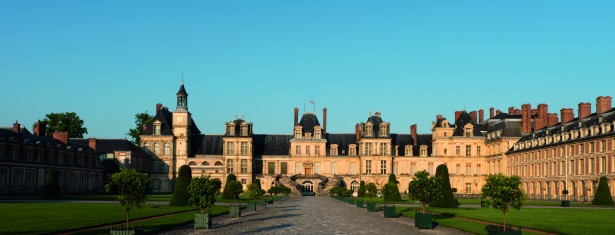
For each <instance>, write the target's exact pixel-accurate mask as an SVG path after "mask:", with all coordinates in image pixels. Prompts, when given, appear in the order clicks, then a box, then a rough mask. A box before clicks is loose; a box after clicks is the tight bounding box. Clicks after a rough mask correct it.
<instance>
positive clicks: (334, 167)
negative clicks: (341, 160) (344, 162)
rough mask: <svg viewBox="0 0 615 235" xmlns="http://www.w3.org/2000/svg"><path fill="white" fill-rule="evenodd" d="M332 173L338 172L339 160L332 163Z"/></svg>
mask: <svg viewBox="0 0 615 235" xmlns="http://www.w3.org/2000/svg"><path fill="white" fill-rule="evenodd" d="M331 174H333V175H335V174H337V162H332V163H331Z"/></svg>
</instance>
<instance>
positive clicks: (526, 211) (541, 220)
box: [398, 208, 615, 234]
mask: <svg viewBox="0 0 615 235" xmlns="http://www.w3.org/2000/svg"><path fill="white" fill-rule="evenodd" d="M398 210H399V211H400V212H402V213H403V214H404V215H405V216H408V217H414V211H408V210H407V209H404V208H399V209H398ZM404 210H405V211H404ZM429 210H430V211H433V212H437V213H442V215H439V216H436V218H437V219H438V220H437V221H438V222H439V223H440V224H442V225H445V226H448V227H453V228H457V229H460V230H465V231H470V232H475V233H481V234H482V233H485V232H484V231H482V232H479V231H481V229H484V227H485V225H481V224H478V223H473V222H469V221H463V220H461V219H459V218H455V216H459V217H465V218H471V219H477V220H481V221H488V222H494V223H502V222H503V214H502V211H499V210H495V209H493V208H429ZM614 216H615V210H608V209H593V208H522V209H521V210H511V211H509V213H508V221H507V223H508V224H510V225H513V226H521V227H523V228H530V229H535V230H539V231H545V232H553V233H558V234H613V233H614V231H615V223H612V218H613V217H614Z"/></svg>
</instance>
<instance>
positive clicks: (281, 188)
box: [278, 185, 291, 195]
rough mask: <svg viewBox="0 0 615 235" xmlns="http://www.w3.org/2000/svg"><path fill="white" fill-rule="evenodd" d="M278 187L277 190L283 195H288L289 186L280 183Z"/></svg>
mask: <svg viewBox="0 0 615 235" xmlns="http://www.w3.org/2000/svg"><path fill="white" fill-rule="evenodd" d="M278 188H279V189H278V192H279V193H281V194H284V195H288V194H290V192H291V189H290V188H289V187H286V186H284V185H280V186H279V187H278Z"/></svg>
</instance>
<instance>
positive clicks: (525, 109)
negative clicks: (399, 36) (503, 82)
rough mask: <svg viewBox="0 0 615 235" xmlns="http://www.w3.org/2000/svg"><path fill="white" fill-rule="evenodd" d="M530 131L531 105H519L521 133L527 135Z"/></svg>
mask: <svg viewBox="0 0 615 235" xmlns="http://www.w3.org/2000/svg"><path fill="white" fill-rule="evenodd" d="M531 131H532V105H531V104H523V105H521V133H523V134H528V133H530V132H531Z"/></svg>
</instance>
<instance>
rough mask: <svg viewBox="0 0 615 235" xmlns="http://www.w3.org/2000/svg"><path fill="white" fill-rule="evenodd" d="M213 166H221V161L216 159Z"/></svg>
mask: <svg viewBox="0 0 615 235" xmlns="http://www.w3.org/2000/svg"><path fill="white" fill-rule="evenodd" d="M214 165H215V166H222V162H220V161H217V162H216V164H214Z"/></svg>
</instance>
